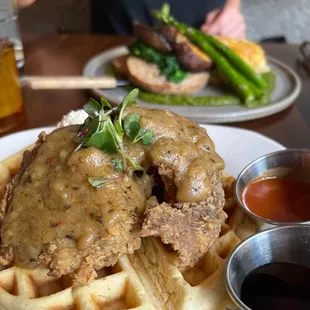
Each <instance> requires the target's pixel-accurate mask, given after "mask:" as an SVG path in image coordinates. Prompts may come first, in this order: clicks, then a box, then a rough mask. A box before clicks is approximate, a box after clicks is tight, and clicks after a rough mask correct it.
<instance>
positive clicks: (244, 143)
mask: <svg viewBox="0 0 310 310" xmlns="http://www.w3.org/2000/svg"><path fill="white" fill-rule="evenodd" d="M201 127H204V128H206V129H207V132H208V134H209V136H210V137H211V138H212V140H213V141H214V143H215V146H216V151H217V153H218V154H219V155H220V156H222V158H223V159H224V160H225V163H226V168H225V171H226V172H227V173H228V174H230V175H232V176H234V177H237V175H238V174H239V173H240V171H241V170H242V169H243V168H244V167H245V166H246V165H248V164H249V163H250V162H252V161H253V160H254V159H256V158H258V157H260V156H262V155H265V154H268V153H271V152H275V151H279V150H282V149H284V146H283V145H281V144H280V143H278V142H276V141H274V140H271V139H269V138H267V137H265V136H263V135H261V134H258V133H256V132H253V131H249V130H244V129H239V128H231V127H227V126H218V125H207V126H205V125H201ZM53 129H54V127H45V128H35V129H31V130H26V131H20V132H17V133H14V134H11V135H8V136H6V137H4V138H1V139H0V161H1V160H3V159H5V158H7V157H9V156H11V155H13V154H15V153H17V152H18V151H20V150H21V149H23V148H25V147H27V146H28V145H30V144H32V143H34V142H35V141H36V139H37V136H38V135H39V133H40V132H42V131H44V130H45V131H46V132H47V133H49V132H51V131H52V130H53Z"/></svg>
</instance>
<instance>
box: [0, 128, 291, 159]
mask: <svg viewBox="0 0 310 310" xmlns="http://www.w3.org/2000/svg"><path fill="white" fill-rule="evenodd" d="M198 125H199V126H201V127H202V128H205V129H206V130H207V133H208V134H209V129H211V130H212V129H213V130H216V129H224V130H230V131H231V130H233V131H235V132H237V133H239V134H241V135H242V133H247V134H251V135H253V136H256V137H257V138H259V139H261V140H265V141H268V143H269V144H270V145H273V146H274V148H275V149H278V150H281V149H286V147H285V146H284V145H282V144H281V143H279V142H277V141H275V140H273V139H271V138H269V137H266V136H265V135H263V134H260V133H258V132H255V131H252V130H248V129H243V128H237V127H231V126H226V125H225V126H222V125H214V124H208V125H206V124H198ZM55 129H57V127H56V126H47V127H38V128H31V129H27V130H22V131H18V132H15V133H12V134H9V135H7V136H4V137H2V138H0V146H1V144H2V143H9V141H10V140H11V139H12V138H13V139H14V137H18V136H22V135H23V134H25V133H31V132H37V133H40V132H42V131H46V132H47V133H49V132H51V131H53V130H55ZM211 138H212V136H211ZM34 142H35V140H33V141H32V142H30V144H29V145H31V143H34ZM24 147H27V145H25V146H21V148H20V150H22V149H23V148H24ZM215 149H216V145H215ZM18 151H19V150H17V151H16V152H11V153H9V154H8V155H5V156H4V155H2V154H3V153H4V152H1V148H0V161H1V160H4V159H6V158H8V157H10V156H12V155H14V154H16V153H17V152H18Z"/></svg>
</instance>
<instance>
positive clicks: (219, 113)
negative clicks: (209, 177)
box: [83, 46, 301, 123]
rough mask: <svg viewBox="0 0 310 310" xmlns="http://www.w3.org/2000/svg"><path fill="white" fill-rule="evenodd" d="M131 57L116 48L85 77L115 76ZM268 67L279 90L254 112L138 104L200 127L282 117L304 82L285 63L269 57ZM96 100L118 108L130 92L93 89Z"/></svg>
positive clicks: (214, 91)
mask: <svg viewBox="0 0 310 310" xmlns="http://www.w3.org/2000/svg"><path fill="white" fill-rule="evenodd" d="M127 53H128V49H127V48H126V47H125V46H120V47H116V48H113V49H110V50H107V51H104V52H102V53H101V54H99V55H97V56H95V57H93V58H92V59H90V60H89V61H88V63H87V64H86V66H85V67H84V70H83V74H84V75H85V76H88V77H94V76H104V75H111V73H109V72H111V60H112V59H114V58H116V57H118V56H122V55H125V54H127ZM268 65H269V66H270V68H271V69H272V70H273V71H274V72H275V73H276V87H275V90H274V92H273V94H272V103H271V104H269V105H266V106H261V107H258V108H254V109H247V108H244V107H242V106H227V107H178V106H173V105H165V106H163V105H160V104H153V103H147V102H144V101H142V100H138V102H139V105H140V106H147V107H152V108H163V107H164V108H167V109H169V110H171V111H173V112H175V113H177V114H180V115H182V116H184V117H187V118H190V119H192V120H194V121H196V122H200V123H230V122H237V121H246V120H251V119H257V118H262V117H265V116H268V115H272V114H275V113H278V112H280V111H282V110H284V109H286V108H288V107H289V106H290V105H292V104H293V103H294V100H295V99H296V98H297V96H298V95H299V93H300V90H301V82H300V79H299V77H298V75H297V74H296V73H295V72H294V71H293V70H292V69H290V68H289V67H288V66H286V65H285V64H283V63H282V62H280V61H278V60H276V59H273V58H271V57H268ZM92 92H93V93H94V95H95V96H98V97H101V96H104V97H106V98H107V99H108V100H110V101H111V102H113V103H114V104H119V103H120V102H121V101H122V99H123V98H124V97H125V96H126V94H127V90H126V89H125V88H122V87H119V88H116V89H93V90H92ZM223 94H224V92H223V90H222V89H220V88H218V87H214V86H208V87H207V88H205V89H203V90H201V91H200V92H199V93H198V94H197V95H204V96H207V95H223Z"/></svg>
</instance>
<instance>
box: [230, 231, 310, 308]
mask: <svg viewBox="0 0 310 310" xmlns="http://www.w3.org/2000/svg"><path fill="white" fill-rule="evenodd" d="M279 262H284V263H295V264H299V265H303V266H306V267H310V226H307V225H296V226H286V227H277V228H273V229H269V230H265V231H263V232H260V233H258V234H256V235H253V236H252V237H250V238H248V239H246V240H244V241H243V242H242V243H240V244H239V245H238V246H237V247H236V248H235V250H234V251H233V252H232V254H231V255H230V257H229V258H228V262H227V265H226V275H225V277H226V279H225V281H226V288H227V291H228V293H229V295H230V297H231V298H232V300H233V301H234V303H235V304H236V305H237V307H238V309H241V310H251V309H250V308H249V307H247V306H246V305H245V304H244V303H243V302H242V301H241V299H240V295H241V287H242V283H243V281H244V279H245V277H246V276H247V275H248V274H249V273H250V272H251V271H253V270H254V269H256V268H257V267H260V266H263V265H265V264H269V263H279Z"/></svg>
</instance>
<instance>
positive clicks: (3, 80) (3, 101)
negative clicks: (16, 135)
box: [0, 39, 25, 134]
mask: <svg viewBox="0 0 310 310" xmlns="http://www.w3.org/2000/svg"><path fill="white" fill-rule="evenodd" d="M23 112H24V111H23V97H22V90H21V85H20V79H19V74H18V69H17V65H16V59H15V52H14V46H13V44H12V43H11V42H10V41H8V40H6V39H0V134H3V133H4V132H7V131H9V130H12V129H14V128H16V127H18V126H19V125H21V124H22V122H23V121H24V119H25V116H24V113H23Z"/></svg>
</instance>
